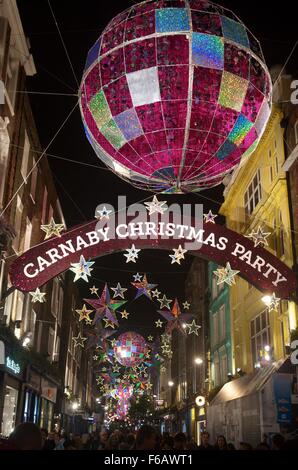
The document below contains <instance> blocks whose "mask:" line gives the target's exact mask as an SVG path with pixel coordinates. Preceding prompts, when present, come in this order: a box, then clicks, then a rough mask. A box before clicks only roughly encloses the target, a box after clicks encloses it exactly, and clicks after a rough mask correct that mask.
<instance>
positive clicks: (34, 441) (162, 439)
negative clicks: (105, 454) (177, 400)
mask: <svg viewBox="0 0 298 470" xmlns="http://www.w3.org/2000/svg"><path fill="white" fill-rule="evenodd" d="M288 449H289V450H290V449H298V441H297V439H296V440H289V441H286V440H285V438H284V437H283V436H282V435H281V434H275V435H274V436H273V437H272V439H271V441H270V443H269V442H268V437H267V436H264V439H263V441H262V442H260V443H259V444H258V445H257V446H256V447H254V448H253V447H252V446H251V445H250V444H249V443H248V442H241V443H240V444H239V447H238V448H237V449H236V448H235V446H234V445H233V444H232V443H228V442H227V441H226V438H225V436H222V435H220V436H217V438H216V442H214V443H211V442H210V435H209V433H208V432H207V431H205V432H203V433H202V434H201V439H200V445H197V444H196V442H195V441H194V439H192V438H189V437H187V436H186V434H184V433H183V432H179V433H176V434H174V435H171V434H170V433H164V434H162V435H161V434H160V433H159V432H158V431H156V429H155V428H154V427H152V426H149V425H144V426H142V427H141V428H140V429H139V430H138V431H137V432H128V431H126V432H123V431H122V430H115V431H113V432H109V431H108V430H107V429H102V430H101V431H98V432H94V433H91V434H83V435H79V434H75V435H72V434H69V435H68V436H67V435H65V434H64V433H57V432H52V433H48V432H47V430H46V429H39V428H38V426H36V425H35V424H33V423H22V424H19V425H18V426H17V427H16V429H15V430H14V431H13V433H12V434H11V435H10V437H9V438H8V439H6V440H4V439H3V440H1V441H0V450H106V451H118V450H119V451H121V450H144V451H177V452H181V451H196V450H198V451H200V450H203V451H205V450H207V451H208V450H213V451H236V450H288Z"/></svg>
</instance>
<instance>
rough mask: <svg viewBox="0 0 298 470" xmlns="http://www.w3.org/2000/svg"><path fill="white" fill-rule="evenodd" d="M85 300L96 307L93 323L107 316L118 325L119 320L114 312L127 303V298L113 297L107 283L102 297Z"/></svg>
mask: <svg viewBox="0 0 298 470" xmlns="http://www.w3.org/2000/svg"><path fill="white" fill-rule="evenodd" d="M84 300H85V302H87V303H88V304H89V305H91V307H93V308H94V309H95V316H94V319H93V324H97V323H98V322H100V320H101V319H102V318H104V317H106V318H108V319H109V320H110V321H111V322H113V323H115V324H116V325H117V326H118V320H117V318H116V314H115V313H114V312H115V311H116V310H118V308H120V307H121V306H122V305H123V304H125V303H126V300H114V299H111V297H110V292H109V289H108V285H107V284H105V287H104V289H103V291H102V294H101V296H100V298H98V299H84Z"/></svg>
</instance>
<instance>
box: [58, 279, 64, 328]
mask: <svg viewBox="0 0 298 470" xmlns="http://www.w3.org/2000/svg"><path fill="white" fill-rule="evenodd" d="M62 312H63V289H62V287H61V286H60V287H59V307H58V324H59V326H61V323H62Z"/></svg>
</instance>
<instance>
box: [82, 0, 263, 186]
mask: <svg viewBox="0 0 298 470" xmlns="http://www.w3.org/2000/svg"><path fill="white" fill-rule="evenodd" d="M271 94H272V85H271V79H270V75H269V72H268V70H267V68H266V65H265V63H264V57H263V54H262V51H261V47H260V45H259V42H258V41H257V39H256V38H255V37H254V36H253V35H252V33H251V32H250V31H249V30H248V29H246V27H245V26H244V25H243V23H242V22H241V21H240V20H239V18H238V17H236V16H235V15H234V14H233V13H232V12H231V11H230V10H227V9H225V8H223V7H222V6H218V5H216V4H213V3H212V4H211V3H208V2H203V1H199V0H180V1H175V2H174V7H173V4H171V3H169V2H161V1H160V0H155V1H148V2H142V3H140V4H137V5H133V6H132V7H130V8H129V9H128V10H126V11H124V12H123V13H121V14H119V15H118V16H116V18H114V19H113V20H112V21H111V22H110V23H109V25H108V26H107V28H106V29H105V30H104V31H103V34H102V36H101V37H100V38H99V39H98V40H97V41H96V43H95V44H94V46H93V47H92V48H91V49H90V51H89V54H88V57H87V62H86V67H85V71H84V74H83V79H82V84H81V87H80V92H79V97H80V108H81V114H82V119H83V123H84V127H85V132H86V135H87V138H88V140H89V142H90V143H91V145H92V146H93V149H94V150H95V152H96V154H97V155H98V157H99V158H100V159H101V160H102V161H103V162H104V163H105V164H106V165H107V166H108V167H109V168H110V169H111V170H112V171H114V172H115V173H116V174H117V175H118V176H120V177H121V178H123V179H125V180H127V181H129V182H130V183H131V184H133V185H135V186H138V187H141V188H142V189H147V190H151V191H154V192H157V191H158V192H161V191H167V192H172V193H180V192H190V191H199V190H202V189H205V188H208V187H212V186H215V185H217V184H219V183H221V182H222V180H223V177H224V176H225V175H226V174H227V173H230V172H231V170H232V169H233V168H235V166H236V165H238V163H239V162H240V160H241V158H246V157H248V156H249V155H250V154H251V153H252V151H253V150H254V149H255V148H256V145H257V143H258V142H259V140H260V138H261V136H262V134H263V131H264V129H265V126H266V123H267V121H268V118H269V115H270V110H271Z"/></svg>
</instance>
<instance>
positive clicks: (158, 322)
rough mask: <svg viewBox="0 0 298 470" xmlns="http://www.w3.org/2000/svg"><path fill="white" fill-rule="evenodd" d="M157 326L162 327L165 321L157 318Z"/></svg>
mask: <svg viewBox="0 0 298 470" xmlns="http://www.w3.org/2000/svg"><path fill="white" fill-rule="evenodd" d="M155 325H156V328H162V325H163V322H162V321H161V320H157V321H156V322H155Z"/></svg>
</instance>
